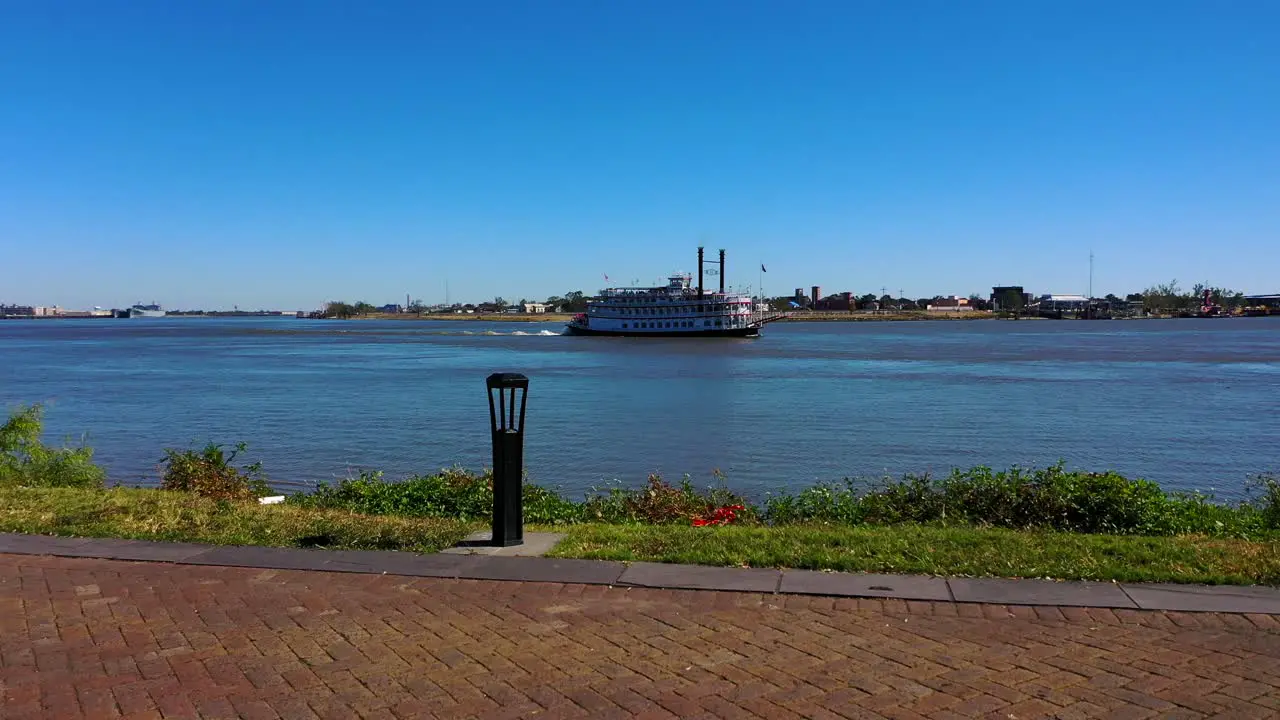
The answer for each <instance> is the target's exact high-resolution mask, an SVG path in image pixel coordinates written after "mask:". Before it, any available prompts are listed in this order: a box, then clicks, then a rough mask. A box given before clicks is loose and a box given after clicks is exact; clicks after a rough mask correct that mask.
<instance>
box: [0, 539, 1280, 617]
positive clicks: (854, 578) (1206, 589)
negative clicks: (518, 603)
mask: <svg viewBox="0 0 1280 720" xmlns="http://www.w3.org/2000/svg"><path fill="white" fill-rule="evenodd" d="M0 554H11V555H52V556H57V557H70V558H95V559H100V560H127V561H142V562H167V563H175V564H184V565H222V566H232V567H254V568H269V569H274V570H320V571H326V572H348V573H366V574H377V575H381V574H388V575H407V576H416V577H438V578H450V579H470V580H513V581H521V582H556V583H576V584H585V585H613V586H618V587H645V588H667V589H683V590H723V591H734V592H761V593H769V594H798V595H826V596H832V597H855V598H856V597H868V598H893V599H900V600H923V601H935V602H960V603H994V604H999V605H1042V606H1060V607H1085V608H1126V609H1131V610H1174V611H1181V612H1220V613H1256V614H1265V615H1280V588H1274V587H1262V586H1228V585H1222V586H1210V585H1180V584H1174V583H1106V582H1056V581H1051V580H1007V579H999V578H938V577H927V576H921V575H870V574H864V573H829V572H814V571H810V570H767V569H761V568H724V567H706V566H701V565H665V564H661V563H630V564H625V563H616V562H604V561H599V560H568V559H561V558H541V557H501V556H493V555H455V554H443V553H438V554H433V555H415V554H412V553H400V552H383V551H364V550H300V549H294V548H272V547H240V546H216V545H196V544H190V543H168V542H152V541H147V540H119V539H114V538H67V537H54V536H46V535H22V534H15V533H0Z"/></svg>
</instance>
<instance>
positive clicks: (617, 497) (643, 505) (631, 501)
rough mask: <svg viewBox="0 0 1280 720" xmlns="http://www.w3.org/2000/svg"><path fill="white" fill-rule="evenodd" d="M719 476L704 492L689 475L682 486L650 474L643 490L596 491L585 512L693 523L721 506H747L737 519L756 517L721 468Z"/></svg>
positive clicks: (595, 516) (603, 517)
mask: <svg viewBox="0 0 1280 720" xmlns="http://www.w3.org/2000/svg"><path fill="white" fill-rule="evenodd" d="M715 478H716V480H717V483H716V485H713V486H711V487H709V488H707V489H706V490H704V491H699V490H698V489H696V488H694V486H693V483H692V482H691V481H690V480H689V476H688V475H685V476H684V478H683V479H682V480H681V481H680V484H679V485H672V484H671V483H668V482H667V481H666V480H663V479H662V476H661V475H657V474H652V475H650V476H649V479H648V481H647V482H646V483H645V486H644V487H642V488H639V489H627V488H618V487H614V488H609V489H608V490H606V491H604V492H601V491H599V490H594V491H593V492H592V493H591V494H589V495H588V496H587V499H586V502H585V503H583V515H584V516H585V517H586V518H587V519H590V520H595V521H603V522H615V523H616V522H641V523H652V524H665V523H689V522H691V521H692V520H693V519H695V518H705V517H711V516H713V515H714V514H715V512H716V510H717V509H719V508H723V507H729V506H743V507H742V510H740V511H738V513H737V518H740V519H742V520H753V519H755V517H756V511H755V509H754V508H749V507H747V502H746V500H745V499H743V497H742V496H741V495H738V494H736V493H734V492H732V491H730V490H729V489H728V488H727V487H726V486H725V484H724V475H723V474H721V473H720V472H719V471H717V472H716V473H715Z"/></svg>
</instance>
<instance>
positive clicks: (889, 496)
mask: <svg viewBox="0 0 1280 720" xmlns="http://www.w3.org/2000/svg"><path fill="white" fill-rule="evenodd" d="M1277 498H1278V499H1280V490H1277ZM1278 513H1280V511H1278ZM764 514H765V517H766V518H767V519H768V520H769V521H770V522H772V523H774V524H786V523H798V522H824V523H842V524H860V523H869V524H877V525H889V524H895V523H903V522H913V523H935V524H936V523H941V524H962V525H990V526H996V527H1006V528H1014V529H1020V528H1049V529H1054V530H1063V531H1068V532H1080V533H1110V534H1138V535H1176V534H1186V533H1199V534H1207V535H1217V536H1233V537H1244V536H1248V535H1250V534H1252V533H1256V532H1257V531H1258V530H1260V529H1261V527H1260V515H1259V513H1258V511H1256V510H1255V509H1254V508H1252V507H1228V506H1224V505H1218V504H1215V503H1213V502H1212V501H1211V498H1209V497H1207V496H1204V495H1199V494H1194V493H1192V494H1188V493H1173V494H1170V493H1166V492H1165V491H1164V490H1162V489H1161V488H1160V486H1159V485H1157V484H1155V483H1153V482H1150V481H1148V480H1131V479H1129V478H1126V477H1124V476H1122V475H1119V474H1117V473H1113V472H1103V473H1092V472H1078V471H1068V470H1066V469H1064V467H1063V464H1062V463H1058V464H1056V465H1052V466H1050V467H1047V468H1041V469H1032V470H1026V469H1023V468H1018V467H1014V468H1011V469H1009V470H1005V471H999V472H995V471H992V470H991V469H990V468H987V467H975V468H972V469H969V470H953V471H952V472H951V474H950V475H949V476H947V477H945V478H942V479H933V478H931V477H929V476H928V475H907V476H905V477H904V478H903V479H901V480H896V481H894V480H888V481H882V482H879V483H873V484H859V483H856V482H854V481H851V480H846V481H845V482H844V484H843V485H836V484H830V483H828V484H822V485H818V486H815V487H812V488H808V489H806V490H802V491H801V492H799V493H798V494H795V495H791V494H782V495H778V496H774V497H771V498H769V500H768V501H767V503H766V505H765V510H764Z"/></svg>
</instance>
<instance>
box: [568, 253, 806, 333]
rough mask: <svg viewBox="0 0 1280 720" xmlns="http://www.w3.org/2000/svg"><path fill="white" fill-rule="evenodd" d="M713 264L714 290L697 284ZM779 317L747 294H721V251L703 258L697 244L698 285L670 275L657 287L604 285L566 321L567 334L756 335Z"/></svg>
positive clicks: (685, 276)
mask: <svg viewBox="0 0 1280 720" xmlns="http://www.w3.org/2000/svg"><path fill="white" fill-rule="evenodd" d="M706 264H711V265H717V266H718V273H719V276H720V289H719V290H718V291H713V292H708V291H707V290H706V289H705V288H704V287H703V276H704V274H705V271H704V267H703V266H704V265H706ZM782 317H784V314H783V313H769V312H768V311H766V310H762V309H760V308H757V307H756V305H755V302H754V300H753V299H752V298H751V296H750V295H745V294H741V293H734V292H726V291H725V288H724V251H723V250H721V251H720V259H719V261H715V260H705V258H704V255H703V248H698V284H697V286H696V287H695V286H694V284H693V276H692V275H689V274H688V273H676V274H673V275H671V276H669V277H668V278H667V284H666V285H663V286H659V287H620V288H608V289H605V290H602V291H601V292H600V297H599V298H598V299H594V300H591V301H590V302H588V303H587V311H586V312H584V313H579V314H577V315H575V316H574V317H573V319H572V320H571V321H569V322H568V323H567V324H566V326H565V327H566V331H567V332H568V333H569V334H571V335H613V336H623V337H757V336H759V335H760V330H761V328H763V327H764V326H765V324H767V323H770V322H773V321H774V320H779V319H781V318H782Z"/></svg>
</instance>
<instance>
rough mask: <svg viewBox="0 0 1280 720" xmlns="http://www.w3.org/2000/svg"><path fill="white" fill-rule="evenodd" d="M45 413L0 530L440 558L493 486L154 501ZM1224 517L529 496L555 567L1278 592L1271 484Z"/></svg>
mask: <svg viewBox="0 0 1280 720" xmlns="http://www.w3.org/2000/svg"><path fill="white" fill-rule="evenodd" d="M40 435H41V414H40V409H39V408H38V407H36V408H26V409H22V410H19V411H18V412H15V413H14V414H13V415H12V416H10V418H9V420H8V421H7V422H6V423H5V424H4V425H3V426H0V532H18V533H28V534H40V535H62V536H83V537H115V538H128V539H143V540H166V541H176V542H193V543H209V544H225V545H265V546H278V547H328V548H335V549H382V550H404V551H412V552H436V551H439V550H441V549H444V548H447V547H449V546H451V545H454V544H456V543H457V542H458V541H460V540H461V539H462V538H464V537H466V536H467V535H468V534H469V533H470V532H472V531H474V530H476V529H479V528H482V527H484V526H486V525H487V523H488V520H489V518H490V514H491V511H492V508H493V502H494V494H493V478H492V475H491V474H489V473H488V472H480V473H475V472H469V471H466V470H463V469H451V470H445V471H441V472H438V473H434V474H429V475H415V476H412V477H408V478H404V479H402V480H398V481H394V482H393V481H388V480H386V479H384V478H383V476H382V474H381V473H377V472H364V473H361V474H360V475H359V476H357V477H351V478H347V479H344V480H342V481H339V482H337V483H333V484H326V485H320V486H318V487H317V488H316V489H315V490H314V491H312V492H309V493H301V492H300V493H296V494H293V495H290V496H288V497H285V498H281V499H280V500H281V501H280V502H276V503H273V504H265V505H264V504H262V503H261V502H260V501H259V498H260V497H261V496H264V495H268V494H270V492H271V490H270V487H269V485H268V483H267V479H266V477H265V475H264V474H263V471H262V468H261V467H260V466H259V465H258V464H257V463H250V464H245V463H244V461H243V460H241V459H239V455H240V454H241V453H242V452H244V450H245V448H244V446H243V445H240V446H236V447H235V448H234V449H233V450H226V449H224V448H222V447H220V446H217V445H209V446H207V447H205V448H204V449H202V450H199V451H197V450H181V451H178V450H166V451H164V456H165V459H164V460H163V478H162V482H161V489H156V490H152V489H142V488H125V487H108V486H107V483H106V477H105V473H104V472H103V471H102V470H101V468H99V467H97V466H96V465H95V464H94V463H93V460H92V450H91V449H89V448H83V447H81V448H52V447H48V446H45V445H44V444H43V443H42V442H41V441H40ZM1252 488H1253V497H1252V498H1251V499H1250V500H1249V501H1247V502H1242V503H1237V504H1221V503H1217V502H1214V500H1213V499H1212V498H1211V497H1208V496H1204V495H1197V494H1186V493H1170V492H1166V491H1164V490H1163V489H1161V488H1160V487H1159V486H1158V485H1156V484H1155V483H1153V482H1149V481H1146V480H1133V479H1129V478H1126V477H1124V476H1121V475H1119V474H1116V473H1110V472H1104V473H1093V472H1082V471H1070V470H1066V469H1065V468H1064V467H1063V466H1062V465H1061V464H1059V465H1054V466H1050V467H1046V468H1030V469H1028V468H1010V469H1009V470H1004V471H994V470H991V469H989V468H983V467H976V468H970V469H967V470H964V469H956V470H953V471H952V472H951V473H950V474H949V475H946V476H942V477H931V476H928V475H906V476H904V477H902V478H901V479H883V480H878V481H872V482H864V481H856V480H848V481H845V482H842V483H820V484H817V485H814V486H811V487H808V488H805V489H802V490H799V491H796V492H778V493H772V494H766V495H765V496H764V497H761V498H754V499H753V498H749V497H745V496H743V495H741V494H739V493H737V492H735V491H733V490H732V489H731V488H729V487H728V486H727V484H726V482H725V479H724V478H723V476H719V475H717V476H715V478H714V480H713V482H712V484H710V485H708V486H705V487H698V486H695V485H694V484H693V482H692V481H691V480H689V479H688V478H687V477H686V478H685V479H684V480H683V481H681V482H679V483H675V484H673V483H669V482H667V481H665V480H664V479H662V478H661V477H659V476H657V475H651V476H650V477H649V478H648V481H647V482H646V483H645V484H643V485H640V486H637V487H627V486H610V487H607V488H603V489H594V490H591V491H589V492H588V493H586V495H585V496H584V497H583V498H582V499H580V500H577V499H573V498H570V497H567V496H565V495H562V494H561V493H559V492H557V491H555V490H553V489H549V488H546V487H542V486H539V485H536V484H532V483H525V484H524V485H523V505H524V519H525V522H526V524H527V525H528V526H529V527H530V529H538V528H544V529H548V528H555V529H557V531H559V532H564V533H567V537H566V539H565V540H564V542H563V543H562V544H561V545H560V546H559V547H558V548H556V549H555V550H554V553H553V554H555V555H556V556H559V557H575V558H587V559H613V560H624V561H640V560H647V561H654V562H677V563H695V564H704V565H722V566H749V567H769V568H800V569H810V570H838V571H864V572H888V573H929V574H937V575H951V576H974V575H976V576H996V577H1053V578H1058V579H1064V580H1068V579H1069V580H1125V581H1146V580H1159V581H1170V582H1195V583H1231V584H1250V583H1267V584H1280V479H1277V478H1274V477H1271V476H1259V477H1257V478H1254V480H1253V482H1252Z"/></svg>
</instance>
